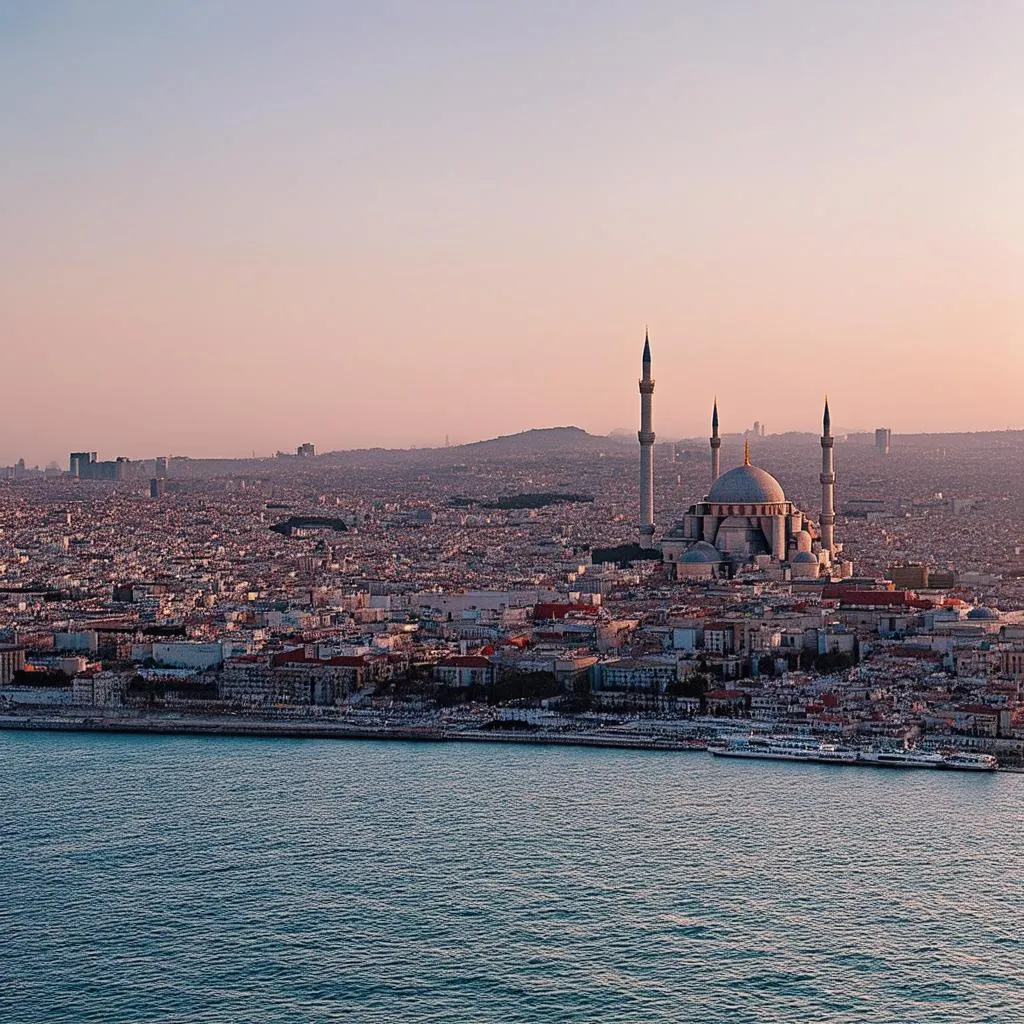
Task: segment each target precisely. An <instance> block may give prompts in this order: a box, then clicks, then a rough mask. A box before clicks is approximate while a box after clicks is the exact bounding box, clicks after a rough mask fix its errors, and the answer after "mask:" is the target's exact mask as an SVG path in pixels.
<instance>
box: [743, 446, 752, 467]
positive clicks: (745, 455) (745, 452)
mask: <svg viewBox="0 0 1024 1024" xmlns="http://www.w3.org/2000/svg"><path fill="white" fill-rule="evenodd" d="M743 465H744V466H749V465H750V442H749V441H747V440H744V441H743Z"/></svg>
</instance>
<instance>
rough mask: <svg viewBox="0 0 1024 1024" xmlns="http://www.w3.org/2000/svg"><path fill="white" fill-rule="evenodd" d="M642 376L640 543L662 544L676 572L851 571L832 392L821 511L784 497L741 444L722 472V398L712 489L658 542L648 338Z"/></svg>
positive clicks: (801, 575)
mask: <svg viewBox="0 0 1024 1024" xmlns="http://www.w3.org/2000/svg"><path fill="white" fill-rule="evenodd" d="M642 371H643V372H642V376H641V379H640V431H639V433H638V435H637V437H638V439H639V441H640V537H639V540H640V545H641V547H645V548H653V547H657V548H660V550H661V554H662V559H663V561H664V563H665V564H666V566H668V567H670V572H671V574H672V575H673V576H674V577H675V578H676V579H713V578H718V577H729V576H733V575H735V574H736V573H737V572H740V571H744V570H760V571H762V572H765V573H766V574H767V575H768V576H771V577H775V578H777V579H793V580H814V579H819V578H823V577H824V578H835V577H846V576H850V575H852V573H853V564H852V563H851V562H849V561H847V560H844V559H843V558H842V545H840V544H837V543H836V540H835V521H836V516H835V482H836V474H835V467H834V465H833V459H832V451H833V444H834V439H833V437H832V425H831V420H830V417H829V409H828V399H827V398H826V399H825V414H824V418H823V423H822V434H821V473H820V474H819V477H818V479H819V482H820V483H821V514H820V517H819V521H818V523H817V524H815V523H814V522H813V521H812V520H811V518H810V516H808V515H807V514H806V513H804V512H802V511H801V510H800V509H798V508H797V507H796V505H794V504H793V502H791V501H789V500H787V498H786V495H785V492H784V491H783V489H782V485H781V484H780V483H779V481H778V480H776V479H775V477H773V476H772V475H771V473H769V472H767V471H766V470H764V469H761V468H760V467H758V466H754V465H751V462H750V446H749V444H744V456H743V465H742V466H736V467H735V468H734V469H730V470H727V471H726V472H725V473H722V472H721V471H720V462H719V456H720V449H721V447H722V441H721V438H720V437H719V434H718V402H717V400H716V402H715V404H714V410H713V412H712V415H711V438H710V441H711V480H710V488H709V490H708V493H707V494H706V495H705V496H704V497H703V498H702V499H701V500H700V501H698V502H696V503H695V504H693V505H691V506H690V507H689V508H688V509H687V510H686V512H685V513H684V514H683V517H682V519H681V520H679V521H678V522H677V523H676V524H675V525H674V526H673V527H672V528H671V529H670V530H669V531H668V532H667V533H665V534H664V536H663V537H662V538H661V540H660V542H658V543H655V540H654V533H655V527H654V430H653V426H652V414H653V409H652V406H653V400H654V379H653V378H652V377H651V345H650V340H649V339H648V338H647V337H645V338H644V353H643V361H642Z"/></svg>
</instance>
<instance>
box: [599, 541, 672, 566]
mask: <svg viewBox="0 0 1024 1024" xmlns="http://www.w3.org/2000/svg"><path fill="white" fill-rule="evenodd" d="M590 560H591V562H593V563H594V565H603V564H605V563H611V564H614V565H627V564H628V563H629V562H660V561H661V552H660V551H659V550H658V549H657V548H642V547H640V545H639V544H635V543H634V544H619V545H618V546H617V547H614V548H594V549H593V551H591V552H590Z"/></svg>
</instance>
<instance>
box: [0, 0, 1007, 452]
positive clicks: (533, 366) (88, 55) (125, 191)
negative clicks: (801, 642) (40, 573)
mask: <svg viewBox="0 0 1024 1024" xmlns="http://www.w3.org/2000/svg"><path fill="white" fill-rule="evenodd" d="M1021 38H1024V5H1022V4H1020V3H1015V2H1009V0H1006V2H1002V0H987V2H975V3H968V2H956V3H952V2H941V0H940V2H924V0H920V2H917V0H915V2H910V0H887V2H864V3H860V4H856V5H854V4H842V3H831V2H822V3H811V2H809V0H808V2H802V3H797V2H780V0H770V2H768V0H766V2H760V3H754V2H748V3H737V2H729V0H720V2H715V3H710V2H709V3H682V2H677V0H660V2H647V3H626V2H611V0H593V2H582V0H578V2H565V3H557V4H555V3H551V4H538V3H521V4H517V5H507V6H501V7H498V6H495V7H494V8H491V7H490V6H489V5H477V4H473V3H469V2H464V3H452V2H441V3H435V4H430V5H427V4H421V3H418V2H414V0H392V2H374V3H341V2H335V3H326V2H325V3H312V2H299V3H292V4H287V5H286V4H284V3H270V2H266V0H247V2H239V0H233V2H219V3H218V2H211V3H207V4H203V5H198V4H196V5H161V6H155V5H138V4H132V3H127V2H123V3H114V2H110V3H94V4H88V5H86V4H75V3H56V2H52V3H47V2H42V0H34V2H23V3H22V2H11V0H0V87H2V92H3V96H4V100H3V102H2V106H0V110H2V113H0V128H2V130H3V133H4V147H3V157H2V158H0V217H2V224H3V232H2V235H0V336H2V339H3V352H4V360H3V365H4V370H5V372H4V379H5V383H6V384H7V386H6V387H5V388H4V391H3V399H2V401H0V464H5V463H10V462H13V461H14V460H15V459H17V458H19V457H22V456H24V457H25V458H26V460H27V461H28V462H29V463H37V462H38V463H45V462H48V461H49V460H51V459H57V460H59V461H60V462H61V464H62V465H63V464H64V460H65V458H66V453H67V451H68V450H71V449H77V448H80V447H81V448H89V449H94V450H97V451H100V452H101V454H102V456H105V457H113V456H115V455H119V454H124V455H128V456H131V457H138V458H141V457H152V456H153V455H156V454H163V453H174V454H190V455H196V456H203V455H243V454H245V453H248V452H249V451H251V450H252V449H256V450H258V451H260V452H262V453H267V452H272V451H274V450H276V449H278V448H282V449H288V448H293V447H294V445H295V444H297V443H299V442H301V441H306V440H310V441H313V442H314V443H316V445H317V447H318V449H321V450H329V449H335V448H348V447H364V446H372V445H386V446H390V445H403V446H404V445H408V444H417V445H426V444H429V445H440V444H443V442H444V437H445V435H446V434H447V435H450V436H451V438H452V441H453V442H455V441H469V440H475V439H478V438H484V437H491V436H495V435H498V434H507V433H512V432H515V431H517V430H521V429H525V428H529V427H536V426H548V425H562V424H569V423H572V424H577V425H579V426H582V427H584V428H586V429H588V430H591V431H593V432H596V433H604V432H607V431H608V430H610V429H613V428H621V427H626V428H632V429H635V426H636V422H637V419H638V414H639V400H638V396H637V385H636V380H637V377H638V376H639V372H640V352H641V348H642V343H643V331H644V325H645V323H646V324H649V325H650V331H651V344H652V349H653V355H654V376H655V378H656V379H657V390H656V393H655V419H654V427H655V430H656V431H657V432H658V433H659V434H661V435H662V436H664V437H668V436H670V435H690V436H694V435H696V436H702V435H704V434H706V433H707V421H708V418H709V415H710V406H711V400H712V397H713V396H714V395H715V394H717V395H718V397H719V402H720V408H721V410H722V428H723V431H726V432H735V431H738V430H742V429H743V428H744V427H747V426H749V425H750V423H751V422H752V421H753V420H754V419H760V420H763V421H765V422H766V423H767V424H768V428H769V430H772V431H775V430H789V429H797V430H808V431H812V430H815V429H817V425H818V423H819V422H820V413H821V399H822V394H823V392H825V391H828V393H829V396H830V401H831V404H832V408H833V413H834V419H835V421H836V423H837V425H839V424H841V425H844V426H850V427H852V426H860V427H871V426H876V425H886V426H889V427H891V428H892V429H893V430H894V431H896V432H909V431H916V430H972V429H1002V428H1005V427H1019V426H1021V425H1024V414H1022V413H1021V411H1020V399H1019V395H1020V382H1021V380H1022V374H1024V345H1022V340H1024V339H1022V335H1024V281H1022V274H1021V267H1022V266H1024V199H1022V198H1021V195H1020V190H1019V182H1020V181H1021V180H1024V136H1022V135H1021V133H1020V131H1019V126H1020V124H1022V123H1024V72H1022V71H1021V68H1020V60H1019V54H1018V50H1019V41H1020V39H1021Z"/></svg>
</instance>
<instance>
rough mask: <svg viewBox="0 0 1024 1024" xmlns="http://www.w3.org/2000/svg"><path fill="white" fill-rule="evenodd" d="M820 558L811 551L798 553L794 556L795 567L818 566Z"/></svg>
mask: <svg viewBox="0 0 1024 1024" xmlns="http://www.w3.org/2000/svg"><path fill="white" fill-rule="evenodd" d="M817 563H818V558H817V556H816V555H814V554H813V553H812V552H810V551H798V552H797V553H796V554H795V555H794V556H793V561H792V564H793V565H817Z"/></svg>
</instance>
